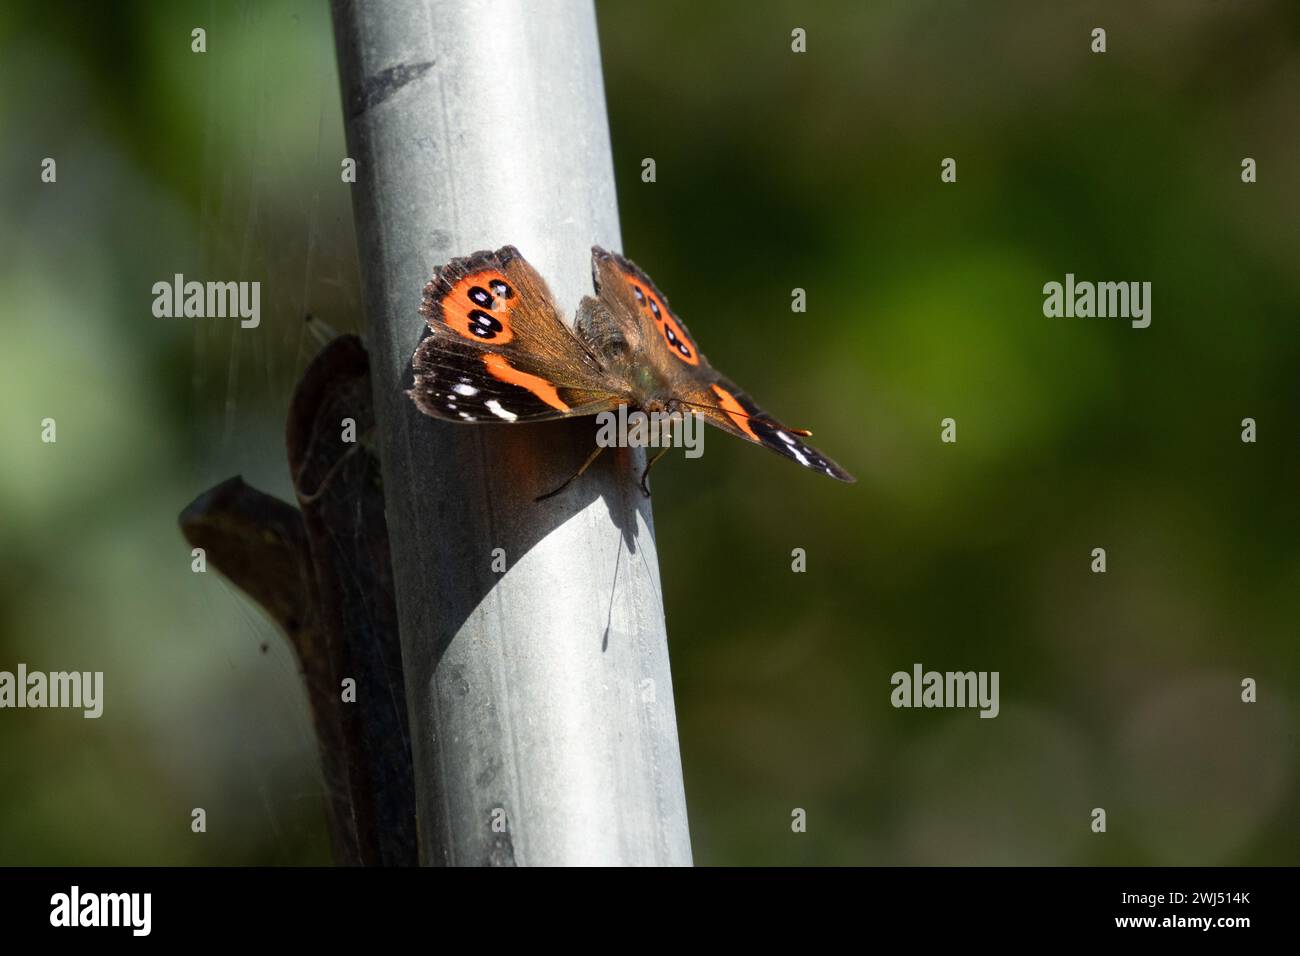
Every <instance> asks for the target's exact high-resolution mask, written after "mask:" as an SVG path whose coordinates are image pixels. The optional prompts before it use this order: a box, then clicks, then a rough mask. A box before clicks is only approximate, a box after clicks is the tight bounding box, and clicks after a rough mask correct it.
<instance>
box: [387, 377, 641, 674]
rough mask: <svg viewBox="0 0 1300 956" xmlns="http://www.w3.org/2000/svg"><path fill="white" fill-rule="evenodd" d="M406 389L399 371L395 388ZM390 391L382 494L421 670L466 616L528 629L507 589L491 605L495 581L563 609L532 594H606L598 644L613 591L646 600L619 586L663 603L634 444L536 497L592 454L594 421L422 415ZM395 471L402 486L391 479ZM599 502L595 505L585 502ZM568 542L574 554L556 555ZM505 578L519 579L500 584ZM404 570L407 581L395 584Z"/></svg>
mask: <svg viewBox="0 0 1300 956" xmlns="http://www.w3.org/2000/svg"><path fill="white" fill-rule="evenodd" d="M410 385H411V371H410V369H409V368H408V369H407V370H406V381H405V382H403V388H409V387H410ZM398 397H399V398H400V401H399V402H397V403H396V405H395V407H393V408H392V409H391V413H392V414H393V415H395V416H396V418H397V421H398V429H399V431H398V436H397V438H398V441H399V442H400V446H399V447H400V448H401V450H402V453H403V455H404V457H406V458H407V460H408V464H407V465H406V466H404V468H403V470H402V474H401V475H400V476H398V477H397V478H396V479H395V478H394V477H393V476H386V481H385V499H386V506H387V513H388V524H389V527H390V529H391V536H392V543H393V549H394V558H395V565H396V566H395V568H394V570H395V572H396V577H397V579H398V582H399V585H398V591H399V594H400V595H401V598H400V599H399V605H405V607H406V609H408V610H410V611H414V612H415V613H414V616H413V617H411V616H406V617H405V620H406V621H407V622H408V623H413V624H414V626H415V627H416V628H417V633H419V634H420V635H422V636H423V637H422V640H421V641H420V642H419V644H420V645H421V646H422V647H423V648H425V649H426V651H427V653H431V654H432V655H433V660H432V661H428V662H426V663H427V665H428V666H431V667H433V668H437V667H438V665H439V664H440V662H441V660H442V657H443V655H444V654H445V652H446V650H447V648H448V647H449V646H450V645H451V642H452V641H453V640H454V639H455V637H456V635H457V634H458V633H460V631H461V630H462V629H463V628H464V626H465V623H466V622H467V621H468V620H469V619H470V618H471V617H472V616H473V615H475V614H489V613H490V614H493V615H495V616H496V617H497V618H498V619H499V624H498V625H497V626H500V627H504V628H511V629H514V628H527V627H529V626H530V625H531V626H535V624H536V622H531V621H529V620H527V619H526V618H525V617H524V616H523V615H522V614H516V613H515V609H514V608H513V607H511V606H510V602H509V595H510V591H509V590H506V591H504V592H503V593H504V594H505V595H506V597H505V599H504V600H501V601H499V602H496V603H494V600H493V598H494V591H496V589H497V588H498V587H499V586H502V585H503V583H508V584H510V585H511V586H512V587H522V588H523V594H522V597H523V601H522V603H523V604H524V605H527V606H532V607H537V606H544V607H549V608H552V610H558V611H559V612H560V613H562V608H558V609H557V608H556V606H555V605H554V604H553V603H552V602H550V601H548V600H547V599H546V597H545V595H541V594H537V593H535V592H534V591H533V589H548V588H549V589H552V590H555V589H558V590H560V591H563V592H564V593H574V592H573V589H574V588H590V589H594V590H596V591H599V592H600V593H601V595H602V600H604V595H608V600H607V601H606V602H605V607H606V610H605V612H604V615H603V617H604V626H603V629H602V631H603V632H602V634H601V636H600V641H601V650H602V651H604V650H607V649H608V646H609V642H610V640H611V636H612V635H615V634H617V633H618V631H617V629H616V628H614V626H613V622H614V619H615V617H616V609H617V608H618V603H617V602H618V600H619V598H620V595H622V596H623V597H624V599H625V600H629V601H631V602H633V603H634V604H635V605H637V608H636V612H637V613H639V612H640V609H641V608H640V606H641V605H643V604H644V603H645V602H644V600H643V599H642V598H640V597H638V596H637V595H631V596H630V597H629V596H628V595H627V594H626V592H624V591H621V590H620V589H622V588H626V587H641V588H644V587H646V586H647V585H648V586H649V587H650V588H651V589H652V590H653V592H654V601H655V602H656V605H655V607H656V608H657V607H661V606H662V599H661V595H660V594H659V574H658V569H657V567H655V566H653V565H652V564H650V563H647V562H646V549H645V548H644V547H643V544H644V541H643V539H642V538H641V536H642V535H647V536H648V537H649V539H650V543H651V545H652V547H651V549H650V551H649V553H650V554H653V537H654V523H653V517H652V514H651V509H650V499H649V498H647V497H646V496H645V494H644V493H643V492H642V491H641V486H640V478H641V473H642V471H643V469H644V468H645V456H644V454H643V452H642V451H641V450H640V449H633V448H611V449H609V450H607V451H605V452H603V453H602V454H601V455H600V456H599V457H598V458H597V459H596V461H595V462H594V463H593V464H592V465H591V466H590V467H589V468H588V469H587V470H586V471H585V472H584V473H583V474H582V475H580V476H578V477H577V478H575V479H574V480H573V481H572V482H570V483H569V484H568V485H567V487H565V488H564V489H563V490H562V491H560V492H559V493H558V494H556V495H554V496H553V497H549V498H546V499H545V500H542V501H537V500H536V499H537V498H538V496H540V495H544V494H546V493H548V492H550V491H552V490H554V489H555V488H557V487H558V486H559V485H560V484H561V483H562V482H564V480H565V479H566V478H569V477H570V476H572V475H573V473H574V472H575V471H577V469H578V468H579V467H580V466H581V465H582V463H583V462H584V461H586V459H587V457H588V456H589V455H590V454H591V452H592V451H593V450H594V448H595V438H596V424H595V419H594V418H592V417H582V418H574V419H564V420H559V421H553V422H538V423H529V424H522V423H521V424H507V423H504V422H503V423H501V424H495V423H479V424H464V425H461V424H455V423H452V422H446V421H440V420H438V419H434V418H431V417H429V416H427V415H423V414H421V413H420V412H419V410H418V409H417V408H416V407H415V405H414V403H413V402H411V401H410V400H409V399H407V398H406V396H405V395H401V394H400V393H399V396H398ZM405 476H409V477H405ZM403 478H405V480H406V482H407V486H406V487H401V485H400V484H398V482H401V481H402V480H403ZM395 484H396V486H394V485H395ZM597 501H599V502H600V504H601V505H603V509H600V510H596V509H595V508H593V505H596V503H597ZM570 522H584V523H586V524H585V527H579V528H576V529H573V533H572V534H566V535H564V536H563V537H560V538H557V539H555V541H554V542H553V541H552V537H551V536H552V533H553V532H555V531H557V530H558V529H560V528H561V527H563V526H565V525H567V524H569V523H570ZM610 525H613V527H614V528H615V529H617V532H618V536H617V539H614V537H613V536H612V535H610V534H609V532H608V529H609V526H610ZM560 542H563V543H562V544H561V543H560ZM539 546H541V547H542V548H545V549H547V551H546V553H545V554H534V553H533V552H534V551H535V550H536V549H538V548H539ZM575 546H577V547H581V548H582V549H583V551H584V553H563V552H561V551H560V549H561V548H563V547H569V548H574V547H575ZM403 552H405V553H403ZM591 552H594V553H591ZM634 562H639V563H636V564H634ZM593 571H594V572H595V574H596V575H597V577H595V578H594V579H593V578H592V577H591V575H592V573H593ZM512 573H513V574H520V573H523V574H525V575H527V576H528V577H527V578H526V579H524V580H522V581H520V580H518V579H516V580H514V581H510V582H507V581H506V579H507V578H509V577H510V575H511V574H512ZM417 575H418V577H416V576H417ZM583 575H586V577H585V578H583V577H582V576H583ZM404 577H405V580H406V582H407V586H406V587H402V585H401V582H402V581H403V579H404ZM417 582H418V585H417ZM515 593H519V592H515ZM656 613H657V612H656ZM548 623H549V622H548ZM406 647H407V648H408V650H409V648H410V647H411V643H410V642H407V644H406Z"/></svg>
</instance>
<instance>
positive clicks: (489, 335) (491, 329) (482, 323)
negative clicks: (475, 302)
mask: <svg viewBox="0 0 1300 956" xmlns="http://www.w3.org/2000/svg"><path fill="white" fill-rule="evenodd" d="M503 328H505V326H503V325H502V324H501V323H500V322H498V321H497V320H496V319H494V318H493V317H492V316H490V315H488V314H487V313H486V312H484V311H483V310H482V309H471V310H470V313H469V330H470V331H471V332H473V333H474V334H475V335H477V336H478V337H479V338H481V339H493V338H496V334H497V333H498V332H500V331H501V330H502V329H503Z"/></svg>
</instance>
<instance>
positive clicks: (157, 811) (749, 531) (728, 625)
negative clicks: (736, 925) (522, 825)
mask: <svg viewBox="0 0 1300 956" xmlns="http://www.w3.org/2000/svg"><path fill="white" fill-rule="evenodd" d="M810 6H812V5H808V4H796V3H794V2H793V0H790V2H782V3H778V2H756V3H746V4H741V3H729V4H722V3H718V4H700V3H687V2H682V0H672V2H660V3H654V4H649V3H646V4H631V3H612V2H609V3H601V4H600V5H599V9H598V12H599V16H600V28H601V37H602V43H603V56H604V67H605V76H606V93H607V98H608V106H609V112H610V121H611V130H612V136H613V145H614V153H615V162H616V169H617V176H618V186H619V194H620V203H621V212H622V221H623V234H624V240H625V248H626V251H627V252H628V254H629V255H631V256H632V257H633V258H635V259H636V260H637V261H638V262H639V263H640V264H641V265H642V266H644V267H645V268H646V269H647V270H648V271H650V273H651V274H652V275H653V276H654V277H655V279H656V281H657V282H658V284H659V285H660V286H661V287H662V288H664V289H665V290H666V291H667V293H668V295H669V296H670V297H671V299H672V302H673V304H674V306H675V308H676V309H677V311H679V312H680V313H681V314H682V315H683V317H684V318H685V319H686V321H687V322H689V323H690V324H691V327H692V329H693V331H694V332H695V333H696V334H697V335H698V336H699V337H700V339H701V342H702V345H703V347H704V349H705V351H706V352H707V353H708V354H709V356H710V358H711V359H712V360H713V361H714V363H715V364H717V365H719V366H720V367H721V368H723V369H725V370H726V371H727V373H728V374H729V375H730V376H731V377H733V378H735V379H736V380H737V381H738V382H740V383H741V384H742V385H743V386H745V388H746V389H748V390H749V391H751V392H752V393H753V394H754V395H755V396H756V397H757V398H758V399H759V400H760V401H761V402H762V403H763V404H764V405H766V406H767V407H769V408H771V409H772V410H773V411H774V412H775V413H776V414H778V415H780V416H782V417H784V418H786V419H787V420H788V421H790V422H791V423H792V424H795V425H808V426H810V427H813V428H814V429H815V430H816V431H817V439H816V441H817V444H818V445H819V446H820V447H823V448H825V450H826V451H827V452H828V453H829V454H831V455H832V456H834V457H835V458H837V459H838V460H839V461H840V462H841V463H842V464H844V465H845V466H846V467H847V468H849V470H851V471H853V472H855V473H856V474H857V475H858V477H859V483H858V484H856V485H854V486H843V485H839V484H836V483H833V482H830V481H824V480H819V479H818V478H817V477H816V476H814V475H812V474H810V473H808V472H805V471H803V470H801V469H798V468H795V467H793V466H791V465H790V464H789V463H787V462H783V461H781V460H779V459H778V458H776V457H775V456H772V455H768V454H766V453H764V452H762V451H761V450H758V449H755V448H753V447H748V446H745V445H744V444H743V443H741V442H736V441H732V440H730V439H727V438H725V437H724V436H723V435H722V434H721V433H719V432H711V433H710V434H709V437H708V439H707V446H706V447H707V449H708V454H706V455H705V456H704V457H703V458H701V459H699V460H697V461H687V460H683V459H681V458H680V457H677V456H674V459H673V460H672V461H671V462H665V463H664V464H662V465H660V466H659V467H658V469H657V470H656V488H655V492H656V494H655V503H656V510H655V517H656V523H657V538H658V546H659V554H660V562H661V570H662V576H663V589H664V599H665V604H666V609H667V613H668V618H669V632H670V634H671V636H672V656H673V670H674V677H675V683H676V695H677V709H678V715H679V721H680V730H681V738H682V746H683V757H684V763H685V770H686V786H687V797H688V801H689V806H690V813H691V829H692V834H693V838H694V844H695V853H696V858H697V861H698V862H701V863H794V864H812V863H833V864H850V863H887V864H912V863H917V864H926V863H931V864H933V863H1026V862H1040V863H1090V864H1098V863H1111V864H1114V863H1120V864H1152V863H1172V864H1181V863H1230V864H1251V863H1261V864H1284V863H1294V862H1295V861H1296V860H1297V859H1298V858H1300V852H1298V851H1300V819H1298V818H1297V815H1296V813H1295V810H1294V808H1295V805H1296V802H1297V779H1296V757H1297V740H1296V730H1295V728H1296V714H1297V707H1298V706H1300V674H1298V672H1297V665H1298V664H1300V656H1298V652H1297V649H1296V641H1295V638H1296V621H1297V620H1300V505H1298V498H1297V495H1296V477H1297V474H1298V466H1300V453H1298V450H1300V442H1297V431H1298V429H1297V409H1298V408H1300V326H1298V325H1297V322H1296V318H1297V315H1296V303H1297V302H1298V301H1300V268H1297V260H1296V250H1297V249H1300V218H1298V217H1297V216H1296V210H1297V209H1300V179H1298V178H1297V175H1296V168H1295V157H1296V155H1298V154H1300V141H1298V140H1300V127H1298V126H1297V124H1296V122H1295V118H1296V113H1297V107H1298V106H1300V7H1297V6H1296V5H1295V4H1293V3H1288V2H1284V0H1275V2H1266V0H1257V2H1252V3H1249V4H1235V3H1222V2H1190V0H1189V2H1181V0H1163V2H1152V3H1144V4H1129V3H1121V2H1118V0H1116V2H1112V3H1100V2H1092V3H1079V4H1069V5H1065V4H1054V3H1041V2H1031V0H1014V2H1010V0H1009V2H1001V3H996V4H993V3H989V4H954V3H944V2H938V0H933V2H922V0H917V2H904V0H884V2H872V3H859V2H849V0H843V2H834V3H825V4H817V5H815V8H813V9H810ZM199 25H202V26H204V27H205V28H206V29H207V31H208V49H209V52H208V53H207V54H205V55H204V56H202V57H197V56H195V55H194V54H192V53H191V52H190V30H191V29H192V28H193V27H194V26H199ZM1095 26H1104V27H1105V28H1106V29H1107V31H1108V42H1109V52H1107V53H1106V54H1105V55H1094V54H1092V53H1090V52H1089V50H1088V36H1089V32H1090V31H1091V29H1092V28H1093V27H1095ZM794 27H802V28H804V29H806V30H807V35H808V52H807V53H806V54H802V55H796V54H793V53H791V52H790V31H791V29H792V28H794ZM333 57H334V50H333V42H332V38H331V35H330V28H329V21H328V11H327V7H326V5H325V4H323V3H310V2H305V0H302V2H290V0H285V2H275V3H239V4H220V5H212V4H191V3H187V2H180V3H173V4H165V5H163V4H155V3H145V2H138V3H118V4H112V5H108V4H104V5H98V4H96V5H91V4H85V5H83V4H72V3H59V2H55V3H44V4H35V3H26V4H17V5H12V4H11V5H8V6H6V7H5V9H4V10H3V11H0V131H2V132H3V134H4V138H5V148H4V150H3V151H0V302H2V303H3V306H2V307H0V308H2V312H3V317H4V318H3V328H4V332H5V336H4V341H5V345H4V347H3V348H0V407H3V408H4V415H3V429H4V448H5V453H4V466H3V468H0V543H2V544H3V547H2V548H0V669H12V668H13V667H14V666H15V665H16V663H17V662H18V661H25V662H26V663H27V664H28V665H29V666H30V667H32V668H34V669H47V670H49V669H62V668H66V667H69V666H76V667H78V668H80V669H91V670H104V671H107V672H109V674H110V677H109V679H108V680H107V690H106V704H105V706H106V716H105V717H104V718H102V719H101V720H99V721H87V720H83V719H82V718H81V717H80V716H79V715H77V714H73V713H70V712H66V711H35V712H34V711H21V712H20V711H4V712H0V761H2V762H3V767H4V775H3V779H4V786H3V787H0V864H14V863H243V862H259V863H319V862H324V861H326V860H327V859H328V846H327V842H326V837H325V827H324V817H323V810H322V802H321V789H320V783H319V779H318V776H317V769H316V757H315V752H314V744H313V741H312V737H311V728H310V723H309V721H308V719H307V716H306V710H305V702H304V698H303V693H302V691H301V688H300V686H299V683H298V680H297V678H296V675H295V666H294V662H293V660H292V658H291V657H290V655H289V652H288V650H287V648H286V647H285V645H284V642H283V641H282V640H281V639H280V638H279V637H278V635H276V634H275V632H274V631H273V629H272V627H271V626H270V624H269V623H267V622H266V621H265V620H263V618H262V617H261V616H260V614H259V613H258V612H257V611H256V610H255V609H253V608H252V607H251V605H249V604H248V603H247V602H246V601H244V599H243V598H242V597H241V596H240V595H238V594H237V593H236V592H235V591H234V590H233V588H232V587H231V586H229V585H228V584H226V583H225V582H223V581H221V580H220V578H219V577H218V576H216V575H206V576H203V577H200V576H197V575H194V574H191V573H190V570H189V563H188V552H187V549H186V548H185V547H184V544H183V542H182V540H181V538H180V535H179V533H178V531H177V529H176V514H177V512H178V510H179V509H180V507H181V506H182V505H184V504H185V503H186V502H188V501H189V500H190V498H191V497H192V496H193V495H194V494H195V493H197V492H198V491H199V490H201V489H203V488H206V487H208V486H210V485H212V484H214V483H215V482H216V481H218V480H220V479H222V478H225V477H227V476H229V475H231V474H235V473H242V474H243V475H244V476H245V477H246V478H247V480H248V481H249V482H250V483H252V484H254V485H256V486H258V487H260V488H263V489H265V490H268V491H271V492H274V493H278V494H280V495H281V496H283V497H286V498H287V497H290V491H289V485H288V476H287V472H286V468H285V465H284V463H283V462H284V456H283V447H282V427H283V421H284V415H285V411H286V406H287V402H288V398H289V394H290V391H291V389H292V386H293V383H294V381H295V380H296V378H297V376H298V374H299V372H300V371H301V369H302V367H303V366H304V364H305V362H306V360H307V359H308V358H309V356H310V355H311V353H312V352H313V351H314V350H315V347H316V346H315V344H314V343H313V342H312V341H311V339H310V337H309V336H307V335H306V333H305V329H304V325H303V322H302V317H303V315H304V314H305V313H307V312H311V313H314V314H315V315H317V316H319V317H321V318H322V319H324V320H325V321H326V322H327V323H328V324H329V325H331V326H332V327H334V328H335V329H337V330H339V331H348V330H355V329H358V328H359V327H360V316H359V299H360V296H359V288H358V275H357V265H356V253H355V240H354V235H353V232H352V225H351V211H350V207H349V196H348V194H347V190H346V187H340V183H339V179H338V157H340V156H342V155H344V153H345V150H344V148H343V140H342V121H341V114H340V109H339V102H338V85H337V77H336V72H335V66H334V60H333ZM46 156H52V157H56V158H57V160H58V174H59V181H58V186H57V188H53V187H49V186H43V185H42V184H41V183H40V181H39V164H40V160H41V159H42V158H43V157H46ZM647 156H652V157H654V158H655V160H656V162H657V170H658V181H657V182H656V183H654V184H645V183H642V182H641V180H640V161H641V159H642V158H643V157H647ZM947 156H952V157H955V158H956V159H957V163H958V182H957V183H956V184H955V185H944V184H942V183H940V180H939V163H940V160H941V159H942V158H944V157H947ZM1245 156H1251V157H1254V158H1255V159H1256V160H1257V161H1258V164H1259V182H1258V183H1257V184H1255V185H1249V186H1247V185H1243V184H1242V183H1241V181H1240V162H1241V159H1242V157H1245ZM175 272H184V273H200V272H210V273H213V274H222V275H224V274H230V275H237V276H239V277H240V278H242V279H261V280H263V282H264V285H263V302H262V314H263V320H262V328H261V329H260V330H259V333H258V334H255V335H249V334H238V335H236V334H233V332H234V328H235V326H234V324H233V323H230V322H223V321H221V320H215V321H209V322H192V321H168V320H159V319H154V318H153V317H152V315H151V314H150V304H151V302H152V295H151V293H150V292H149V290H150V287H151V286H152V284H153V283H154V282H156V281H158V280H160V279H165V278H168V277H170V276H171V275H172V274H173V273H175ZM1066 272H1073V273H1075V274H1076V275H1077V276H1078V277H1079V278H1080V279H1094V280H1101V279H1109V280H1149V281H1151V282H1152V283H1153V287H1154V289H1153V299H1152V301H1153V322H1152V325H1151V327H1150V328H1149V329H1146V330H1136V329H1132V328H1130V327H1129V326H1128V324H1127V323H1126V322H1122V321H1115V320H1099V319H1092V320H1089V319H1047V318H1044V317H1043V315H1042V311H1041V308H1042V293H1041V289H1042V285H1043V283H1045V282H1047V281H1050V280H1060V279H1062V278H1063V276H1064V274H1065V273H1066ZM795 287H801V288H804V289H806V290H807V292H808V312H807V314H805V315H792V314H791V311H790V291H791V289H793V288H795ZM947 416H952V417H954V418H955V419H957V421H958V429H959V431H958V434H959V441H958V442H957V444H956V445H945V444H941V443H940V441H939V422H940V420H941V419H942V418H944V417H947ZM1246 416H1251V417H1254V418H1255V419H1257V421H1258V422H1259V442H1258V443H1257V444H1254V445H1246V444H1243V443H1241V441H1240V440H1239V431H1240V422H1241V419H1242V418H1244V417H1246ZM45 417H53V418H55V419H56V420H57V422H58V429H59V433H58V434H59V441H58V442H57V443H56V444H53V445H47V444H43V443H41V442H40V441H39V427H40V426H39V423H40V420H41V419H42V418H45ZM795 547H802V548H805V549H806V550H807V553H808V565H809V570H808V573H806V574H801V575H798V574H792V573H791V570H790V552H791V549H792V548H795ZM1094 547H1105V548H1106V549H1107V553H1108V558H1109V571H1108V573H1107V574H1105V575H1094V574H1091V573H1090V572H1089V567H1088V565H1089V560H1090V558H1089V553H1090V551H1091V549H1092V548H1094ZM70 662H76V663H75V664H72V663H70ZM914 662H921V663H922V664H924V665H925V666H926V667H927V668H934V669H939V670H958V669H960V670H965V669H979V670H999V671H1000V672H1001V691H1002V695H1001V696H1002V713H1001V715H1000V716H999V717H998V718H997V719H996V720H991V721H990V720H979V719H978V718H976V717H975V714H974V713H973V712H969V711H965V712H962V711H956V712H954V711H925V710H909V711H904V710H895V709H893V708H892V707H891V706H890V705H889V691H890V684H889V678H890V675H891V674H892V673H893V672H895V671H897V670H907V669H910V667H911V665H912V664H913V663H914ZM1244 676H1251V677H1254V678H1256V679H1257V680H1258V681H1259V685H1260V701H1259V703H1257V704H1255V705H1253V706H1246V705H1243V704H1241V703H1240V702H1239V693H1240V686H1239V685H1240V681H1241V679H1242V677H1244ZM198 806H202V807H204V808H205V809H206V810H207V811H208V820H209V828H210V831H211V832H210V833H209V834H207V835H205V836H194V835H191V834H190V832H189V813H190V809H191V808H192V807H198ZM1096 806H1101V807H1105V808H1106V809H1107V811H1108V814H1109V833H1107V834H1106V835H1105V836H1104V837H1098V836H1094V835H1092V834H1091V833H1089V831H1088V823H1089V812H1090V810H1091V809H1092V808H1093V807H1096ZM794 807H802V808H805V809H806V810H807V811H808V820H809V825H808V832H807V833H806V834H802V835H795V834H792V833H791V832H790V826H789V821H790V813H791V810H792V808H794Z"/></svg>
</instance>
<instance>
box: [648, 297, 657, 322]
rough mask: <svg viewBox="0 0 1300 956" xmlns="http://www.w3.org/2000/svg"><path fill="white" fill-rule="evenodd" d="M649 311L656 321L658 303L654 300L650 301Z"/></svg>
mask: <svg viewBox="0 0 1300 956" xmlns="http://www.w3.org/2000/svg"><path fill="white" fill-rule="evenodd" d="M650 311H651V312H653V313H654V314H655V318H656V319H657V318H659V303H658V302H656V301H655V300H654V299H651V300H650Z"/></svg>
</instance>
